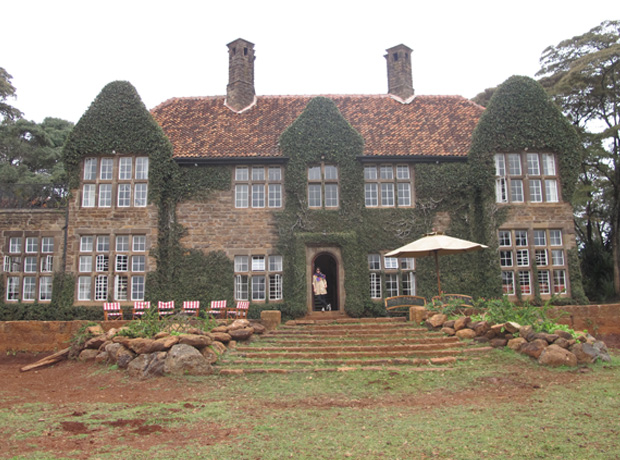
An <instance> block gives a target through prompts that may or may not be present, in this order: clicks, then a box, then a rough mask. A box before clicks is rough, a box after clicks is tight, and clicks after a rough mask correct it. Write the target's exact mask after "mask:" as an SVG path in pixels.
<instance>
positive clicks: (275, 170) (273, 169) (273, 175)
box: [269, 166, 282, 181]
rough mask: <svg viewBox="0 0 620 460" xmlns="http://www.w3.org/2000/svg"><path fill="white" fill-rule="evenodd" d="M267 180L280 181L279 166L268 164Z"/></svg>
mask: <svg viewBox="0 0 620 460" xmlns="http://www.w3.org/2000/svg"><path fill="white" fill-rule="evenodd" d="M269 180H270V181H280V180H282V168H280V167H279V166H269Z"/></svg>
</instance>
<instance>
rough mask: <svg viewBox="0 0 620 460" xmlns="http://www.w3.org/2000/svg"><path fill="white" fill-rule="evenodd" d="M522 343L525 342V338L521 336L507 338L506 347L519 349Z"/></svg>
mask: <svg viewBox="0 0 620 460" xmlns="http://www.w3.org/2000/svg"><path fill="white" fill-rule="evenodd" d="M524 343H527V340H525V339H524V338H523V337H517V338H515V339H511V340H509V341H508V344H507V345H508V348H510V349H511V350H514V351H519V349H520V348H521V346H522V345H523V344H524Z"/></svg>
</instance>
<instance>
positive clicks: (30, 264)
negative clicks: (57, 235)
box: [24, 256, 37, 273]
mask: <svg viewBox="0 0 620 460" xmlns="http://www.w3.org/2000/svg"><path fill="white" fill-rule="evenodd" d="M36 271H37V258H36V257H34V256H30V257H26V258H24V272H25V273H36Z"/></svg>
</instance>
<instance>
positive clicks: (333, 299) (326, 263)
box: [310, 252, 340, 311]
mask: <svg viewBox="0 0 620 460" xmlns="http://www.w3.org/2000/svg"><path fill="white" fill-rule="evenodd" d="M317 267H318V268H320V269H321V272H323V274H324V275H325V278H326V279H327V295H326V296H325V299H326V300H327V302H328V303H329V304H331V311H338V310H340V303H339V296H338V287H339V284H340V283H339V279H338V262H337V261H336V258H335V257H334V256H333V255H331V254H329V253H327V252H321V253H319V254H317V255H316V257H315V258H314V260H313V261H312V273H314V272H315V270H316V269H317ZM310 289H312V288H310ZM322 309H323V306H322V305H321V303H320V302H318V301H317V299H316V298H315V297H314V296H313V304H312V311H322Z"/></svg>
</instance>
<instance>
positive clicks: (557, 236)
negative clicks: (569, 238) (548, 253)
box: [549, 230, 562, 246]
mask: <svg viewBox="0 0 620 460" xmlns="http://www.w3.org/2000/svg"><path fill="white" fill-rule="evenodd" d="M549 243H550V244H551V246H562V230H549Z"/></svg>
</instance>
